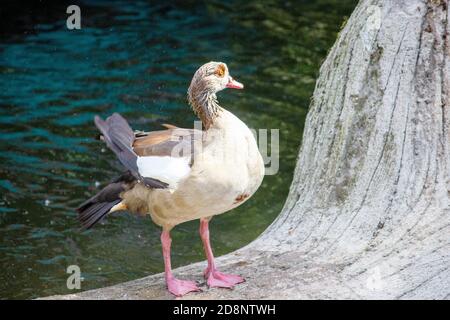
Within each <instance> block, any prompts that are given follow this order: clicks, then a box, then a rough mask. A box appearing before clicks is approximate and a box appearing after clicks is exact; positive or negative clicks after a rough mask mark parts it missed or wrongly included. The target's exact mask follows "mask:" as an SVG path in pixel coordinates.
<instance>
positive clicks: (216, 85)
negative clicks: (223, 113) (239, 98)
mask: <svg viewBox="0 0 450 320" xmlns="http://www.w3.org/2000/svg"><path fill="white" fill-rule="evenodd" d="M225 88H232V89H243V88H244V85H243V84H242V83H240V82H237V81H236V80H234V79H233V77H231V75H230V73H229V71H228V67H227V65H226V64H225V63H223V62H215V61H211V62H208V63H205V64H204V65H202V66H201V67H200V68H198V70H197V71H196V72H195V74H194V77H193V78H192V81H191V85H190V86H189V92H202V93H209V94H215V93H216V92H218V91H221V90H223V89H225Z"/></svg>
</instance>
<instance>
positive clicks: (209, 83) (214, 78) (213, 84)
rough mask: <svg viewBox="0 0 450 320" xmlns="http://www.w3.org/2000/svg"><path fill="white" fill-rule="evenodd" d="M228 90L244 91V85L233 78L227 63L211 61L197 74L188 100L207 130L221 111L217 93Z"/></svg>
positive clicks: (193, 79) (190, 87) (189, 90)
mask: <svg viewBox="0 0 450 320" xmlns="http://www.w3.org/2000/svg"><path fill="white" fill-rule="evenodd" d="M226 88H231V89H243V88H244V85H243V84H242V83H240V82H238V81H236V80H234V79H233V77H231V75H230V72H229V71H228V67H227V65H226V64H225V63H223V62H216V61H211V62H208V63H205V64H204V65H202V66H201V67H200V68H198V70H197V71H196V72H195V74H194V77H193V78H192V81H191V84H190V86H189V89H188V100H189V104H190V105H191V106H192V109H193V110H194V112H195V113H196V114H197V115H198V116H199V118H200V119H201V120H202V122H203V124H204V126H205V127H206V128H208V127H209V126H210V125H211V123H212V122H213V121H214V118H215V117H216V116H217V115H218V113H219V111H220V109H221V108H220V106H219V104H218V102H217V97H216V93H217V92H219V91H221V90H223V89H226Z"/></svg>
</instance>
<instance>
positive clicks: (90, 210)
mask: <svg viewBox="0 0 450 320" xmlns="http://www.w3.org/2000/svg"><path fill="white" fill-rule="evenodd" d="M120 201H121V200H120V199H118V200H115V201H113V202H97V203H92V204H91V205H90V206H87V207H86V209H85V210H80V211H78V212H79V216H78V219H79V220H80V222H81V225H82V227H83V229H90V228H92V227H93V226H94V225H96V224H97V223H98V222H100V221H101V220H102V219H103V218H104V217H105V216H106V215H107V214H108V213H109V211H110V210H111V208H112V207H114V206H115V205H116V204H118V203H119V202H120Z"/></svg>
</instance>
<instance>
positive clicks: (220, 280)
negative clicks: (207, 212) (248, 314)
mask: <svg viewBox="0 0 450 320" xmlns="http://www.w3.org/2000/svg"><path fill="white" fill-rule="evenodd" d="M200 237H201V238H202V241H203V248H204V249H205V254H206V257H207V259H208V267H207V268H206V269H205V272H204V273H203V275H204V276H205V279H207V284H208V286H209V287H220V288H233V287H234V286H235V285H236V284H238V283H241V282H244V281H245V280H244V278H242V277H241V276H238V275H233V274H225V273H222V272H220V271H218V270H217V269H216V266H215V264H214V255H213V252H212V249H211V244H210V242H209V221H208V220H206V219H200Z"/></svg>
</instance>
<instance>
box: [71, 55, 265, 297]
mask: <svg viewBox="0 0 450 320" xmlns="http://www.w3.org/2000/svg"><path fill="white" fill-rule="evenodd" d="M227 87H228V88H236V89H241V88H242V87H243V86H242V85H241V84H240V83H238V82H237V81H235V80H233V79H232V78H231V76H229V74H228V68H227V67H226V65H225V64H224V63H220V62H210V63H207V64H205V65H203V66H202V67H200V69H199V70H197V72H196V74H195V75H194V78H193V80H192V82H191V86H190V87H189V91H188V98H189V102H190V104H191V106H192V108H193V109H194V112H196V114H197V115H198V116H199V117H200V119H201V120H202V123H203V126H204V128H205V130H196V129H183V128H177V127H175V126H168V129H167V130H160V131H153V132H148V133H146V132H133V131H132V130H131V128H130V127H129V125H128V123H127V122H126V120H125V119H124V118H122V117H121V116H120V115H118V114H113V115H112V116H110V117H109V118H107V119H106V121H104V120H102V119H100V118H99V117H96V119H95V122H96V125H97V127H98V128H99V129H100V131H101V132H102V136H103V139H104V140H105V142H106V144H107V145H108V146H109V148H110V149H111V150H112V151H114V153H115V154H116V156H117V158H118V159H119V160H120V161H121V162H122V164H123V165H124V166H125V167H126V168H127V169H128V171H126V172H125V173H124V174H123V175H122V176H120V177H119V178H117V179H116V180H114V181H113V182H112V183H111V184H109V185H108V186H107V187H105V188H104V189H103V190H102V191H101V192H100V193H99V194H97V195H96V196H94V197H92V198H91V199H89V200H87V201H86V202H85V203H83V204H82V205H81V206H80V207H79V208H78V211H79V219H80V221H81V222H82V224H83V226H84V227H86V228H90V227H92V226H93V225H95V224H96V223H97V222H98V221H100V220H101V219H102V218H103V217H104V216H106V215H107V214H108V213H111V212H114V211H120V210H128V211H129V212H132V213H136V214H140V215H146V214H149V215H150V216H151V218H152V220H153V222H155V223H156V224H157V225H159V226H161V227H162V229H163V232H162V235H161V241H162V244H163V255H164V262H165V273H166V282H167V286H168V289H169V291H170V292H171V293H173V294H174V295H177V296H180V295H183V294H185V293H188V292H191V291H198V290H199V288H198V287H197V286H196V284H195V283H193V282H191V281H184V280H179V279H176V278H175V277H174V276H173V274H172V271H171V266H170V244H171V240H170V230H171V229H172V228H173V227H175V226H176V225H178V224H180V223H183V222H186V221H190V220H195V219H200V236H201V238H202V241H203V244H204V248H205V253H206V255H207V258H208V268H207V270H205V277H206V278H207V283H208V285H209V286H210V287H226V288H231V287H233V286H234V285H236V284H237V283H240V282H242V281H244V280H243V278H241V277H239V276H235V275H226V274H223V273H221V272H220V271H218V270H217V269H216V267H215V264H214V256H213V254H212V249H211V246H210V243H209V228H208V223H209V220H210V219H211V218H212V217H213V216H215V215H219V214H222V213H224V212H227V211H229V210H231V209H233V208H236V207H237V206H239V205H241V204H242V203H244V202H245V201H247V200H248V199H249V198H250V197H251V196H252V195H253V194H254V193H255V192H256V190H257V189H258V187H259V186H260V184H261V182H262V180H263V176H264V161H263V159H262V157H261V154H260V152H259V150H258V146H257V143H256V140H255V137H254V135H253V133H252V132H251V130H250V129H249V128H248V127H247V125H246V124H245V123H244V122H242V121H241V120H240V119H239V118H238V117H236V116H235V115H233V114H232V113H231V112H229V111H228V110H226V109H224V108H222V107H220V106H219V104H218V102H217V97H216V95H215V93H216V92H217V91H219V90H222V89H224V88H227Z"/></svg>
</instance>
